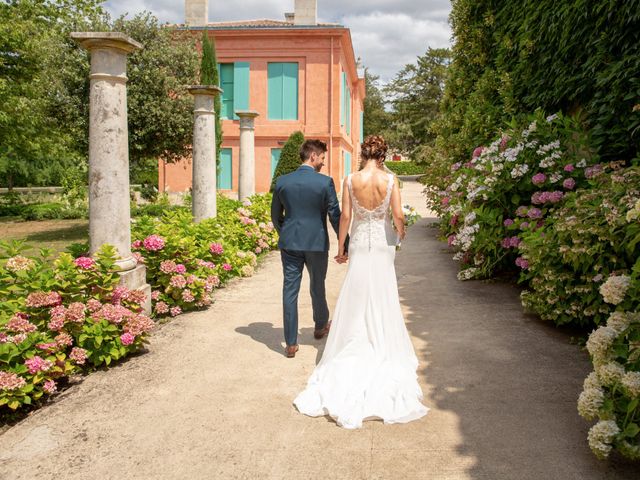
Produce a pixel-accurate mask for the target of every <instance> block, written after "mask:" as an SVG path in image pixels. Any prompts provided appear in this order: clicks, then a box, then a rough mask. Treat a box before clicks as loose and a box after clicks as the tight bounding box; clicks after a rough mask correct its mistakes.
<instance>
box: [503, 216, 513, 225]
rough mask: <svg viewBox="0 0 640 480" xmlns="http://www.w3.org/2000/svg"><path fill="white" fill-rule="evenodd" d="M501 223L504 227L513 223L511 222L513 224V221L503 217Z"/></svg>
mask: <svg viewBox="0 0 640 480" xmlns="http://www.w3.org/2000/svg"><path fill="white" fill-rule="evenodd" d="M502 224H503V225H504V226H505V227H509V226H511V225H513V224H514V221H513V220H512V219H510V218H507V219H505V221H504V222H502Z"/></svg>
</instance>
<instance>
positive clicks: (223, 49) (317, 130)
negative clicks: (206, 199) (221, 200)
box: [159, 0, 365, 193]
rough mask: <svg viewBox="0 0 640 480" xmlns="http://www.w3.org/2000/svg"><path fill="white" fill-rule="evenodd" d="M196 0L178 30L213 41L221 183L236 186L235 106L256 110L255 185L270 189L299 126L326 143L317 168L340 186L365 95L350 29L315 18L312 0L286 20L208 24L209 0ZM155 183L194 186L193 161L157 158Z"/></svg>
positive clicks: (355, 143)
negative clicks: (322, 161) (204, 34)
mask: <svg viewBox="0 0 640 480" xmlns="http://www.w3.org/2000/svg"><path fill="white" fill-rule="evenodd" d="M192 3H195V4H196V5H192ZM199 3H200V0H193V1H189V0H187V5H186V13H187V19H188V20H189V22H191V24H190V25H185V26H179V27H178V29H180V30H184V34H186V35H194V36H196V38H198V39H199V38H201V36H202V31H203V30H204V31H206V32H207V34H208V35H209V36H210V38H212V39H214V40H215V44H216V53H217V59H218V62H219V64H218V68H219V72H220V83H221V84H220V87H221V88H222V89H223V91H224V93H223V94H222V112H221V117H222V131H223V144H222V151H221V155H220V166H219V175H218V182H217V186H218V190H221V191H227V192H229V193H230V192H236V191H237V189H238V162H239V144H240V129H239V119H238V117H237V116H236V115H235V113H234V112H235V111H238V110H255V111H256V112H258V114H259V116H258V117H257V118H256V119H255V168H256V172H255V174H256V175H255V176H256V191H257V192H266V191H268V190H269V186H270V184H271V179H272V175H273V171H274V170H275V167H276V165H277V162H278V159H279V156H280V152H281V150H282V146H283V145H284V143H285V142H286V140H287V138H288V137H289V135H290V134H291V133H293V132H295V131H296V130H300V131H302V132H303V133H304V135H305V137H306V138H317V139H320V140H322V141H324V142H326V143H327V146H328V147H329V151H328V152H327V159H326V162H325V167H324V169H323V171H322V173H324V174H327V175H330V176H331V177H333V179H334V181H335V183H336V188H337V189H338V190H340V189H341V185H342V180H343V179H344V178H345V177H346V175H348V174H349V173H350V172H352V171H353V170H355V169H356V168H357V166H356V163H357V159H358V157H359V148H360V143H361V142H362V129H363V107H364V105H363V102H364V97H365V82H364V78H361V77H360V76H359V75H358V66H357V64H356V59H355V55H354V50H353V44H352V41H351V34H350V31H349V29H348V28H345V27H344V26H342V25H337V24H318V23H317V22H316V21H315V13H314V12H315V1H310V0H296V12H295V13H294V14H286V19H285V20H283V21H278V20H251V21H244V22H226V23H207V22H206V15H207V12H206V2H204V5H198V4H199ZM190 6H191V7H198V8H191V9H190V8H189V7H190ZM194 12H195V13H194ZM202 15H204V18H202ZM296 17H298V20H297V21H296ZM198 19H200V20H198ZM159 184H160V190H161V191H167V192H180V191H185V190H188V189H189V188H191V162H190V160H189V159H185V160H183V161H181V162H178V163H175V164H165V163H164V162H162V161H161V162H160V165H159Z"/></svg>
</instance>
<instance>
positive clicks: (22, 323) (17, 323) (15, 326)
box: [5, 313, 38, 333]
mask: <svg viewBox="0 0 640 480" xmlns="http://www.w3.org/2000/svg"><path fill="white" fill-rule="evenodd" d="M5 328H6V329H7V330H8V331H10V332H16V333H31V332H35V331H36V330H37V329H38V327H36V326H35V325H34V324H33V323H31V322H30V321H29V320H27V316H26V315H24V314H21V313H17V314H15V315H14V316H13V317H11V320H9V321H8V322H7V324H6V325H5Z"/></svg>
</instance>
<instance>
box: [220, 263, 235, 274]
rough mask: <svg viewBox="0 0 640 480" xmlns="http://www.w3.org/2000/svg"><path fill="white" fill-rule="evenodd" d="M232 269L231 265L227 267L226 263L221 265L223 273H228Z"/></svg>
mask: <svg viewBox="0 0 640 480" xmlns="http://www.w3.org/2000/svg"><path fill="white" fill-rule="evenodd" d="M232 268H233V267H232V266H231V265H229V264H228V263H223V264H222V269H223V270H224V271H225V272H228V271H230V270H231V269H232Z"/></svg>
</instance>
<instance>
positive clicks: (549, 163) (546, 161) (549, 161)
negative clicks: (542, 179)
mask: <svg viewBox="0 0 640 480" xmlns="http://www.w3.org/2000/svg"><path fill="white" fill-rule="evenodd" d="M555 164H556V162H554V161H553V158H551V157H545V158H543V159H542V160H540V168H551V167H554V166H555Z"/></svg>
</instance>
